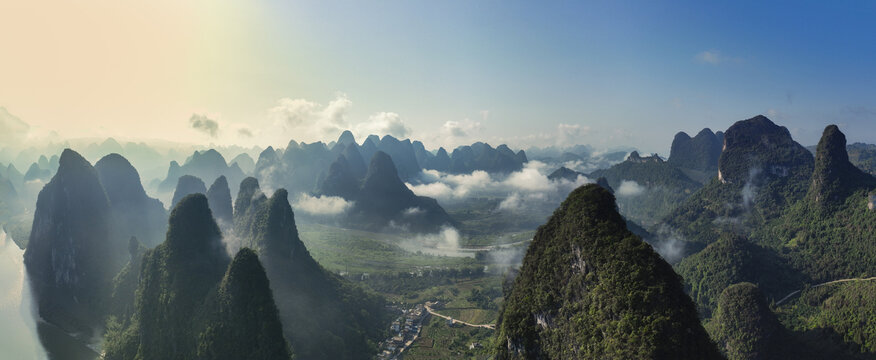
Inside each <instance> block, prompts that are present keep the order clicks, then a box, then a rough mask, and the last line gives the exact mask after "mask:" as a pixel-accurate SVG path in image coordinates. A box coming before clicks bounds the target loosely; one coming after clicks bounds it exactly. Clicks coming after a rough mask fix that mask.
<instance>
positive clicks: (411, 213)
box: [402, 207, 426, 216]
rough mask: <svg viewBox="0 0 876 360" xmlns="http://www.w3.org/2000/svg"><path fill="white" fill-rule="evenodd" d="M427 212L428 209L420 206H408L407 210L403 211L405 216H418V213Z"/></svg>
mask: <svg viewBox="0 0 876 360" xmlns="http://www.w3.org/2000/svg"><path fill="white" fill-rule="evenodd" d="M425 212H426V210H423V209H422V208H419V207H411V208H407V209H405V210H404V211H403V212H402V214H404V216H418V215H421V214H423V213H425Z"/></svg>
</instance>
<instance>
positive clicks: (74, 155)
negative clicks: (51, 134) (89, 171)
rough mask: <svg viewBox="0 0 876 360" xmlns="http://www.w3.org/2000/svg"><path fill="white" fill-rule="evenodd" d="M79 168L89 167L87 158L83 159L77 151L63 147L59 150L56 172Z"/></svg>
mask: <svg viewBox="0 0 876 360" xmlns="http://www.w3.org/2000/svg"><path fill="white" fill-rule="evenodd" d="M80 168H91V163H89V162H88V160H85V158H84V157H82V155H79V153H78V152H75V151H73V150H71V149H64V151H63V152H61V159H60V160H59V167H58V172H66V171H70V170H72V169H80Z"/></svg>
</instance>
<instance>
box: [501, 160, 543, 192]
mask: <svg viewBox="0 0 876 360" xmlns="http://www.w3.org/2000/svg"><path fill="white" fill-rule="evenodd" d="M544 167H545V164H544V163H542V162H539V161H534V160H533V161H530V162H527V163H526V166H525V167H524V168H523V169H521V170H520V171H517V172H513V173H511V175H509V176H508V178H507V179H505V181H504V184H505V185H507V186H508V187H509V188H514V189H518V190H524V191H530V192H531V191H548V190H550V189H551V188H553V186H554V184H552V181H551V180H550V179H548V178H547V176H546V175H545V174H543V173H542V172H541V171H539V170H540V169H543V168H544Z"/></svg>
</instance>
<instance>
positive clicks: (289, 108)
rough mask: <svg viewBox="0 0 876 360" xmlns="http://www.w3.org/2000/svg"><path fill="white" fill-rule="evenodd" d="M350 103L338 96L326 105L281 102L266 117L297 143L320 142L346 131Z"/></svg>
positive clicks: (298, 101) (300, 101)
mask: <svg viewBox="0 0 876 360" xmlns="http://www.w3.org/2000/svg"><path fill="white" fill-rule="evenodd" d="M352 106H353V102H352V101H350V99H348V98H347V95H345V94H337V95H336V96H335V98H334V99H333V100H332V101H330V102H329V103H328V104H327V105H325V106H323V105H322V104H319V103H317V102H313V101H310V100H307V99H290V98H283V99H280V100H279V101H277V106H275V107H273V108H271V109H270V110H269V111H268V113H269V117H270V118H271V119H272V120H273V121H274V122H275V123H276V124H278V125H282V126H283V127H284V128H285V129H286V130H287V131H288V132H289V133H291V134H293V137H294V138H295V139H296V140H299V141H308V142H310V141H321V140H325V139H328V138H330V137H332V136H337V134H338V133H340V132H341V131H343V130H346V129H348V128H349V123H348V122H347V113H348V112H349V110H350V108H351V107H352Z"/></svg>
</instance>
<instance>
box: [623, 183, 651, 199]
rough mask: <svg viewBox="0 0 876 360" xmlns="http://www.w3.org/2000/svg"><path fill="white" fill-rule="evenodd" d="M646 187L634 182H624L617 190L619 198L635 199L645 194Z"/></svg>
mask: <svg viewBox="0 0 876 360" xmlns="http://www.w3.org/2000/svg"><path fill="white" fill-rule="evenodd" d="M645 190H646V189H645V187H644V186H642V185H639V183H637V182H635V181H633V180H623V181H621V183H620V186H619V187H618V189H617V196H623V197H633V196H639V195H642V193H644V192H645Z"/></svg>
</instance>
